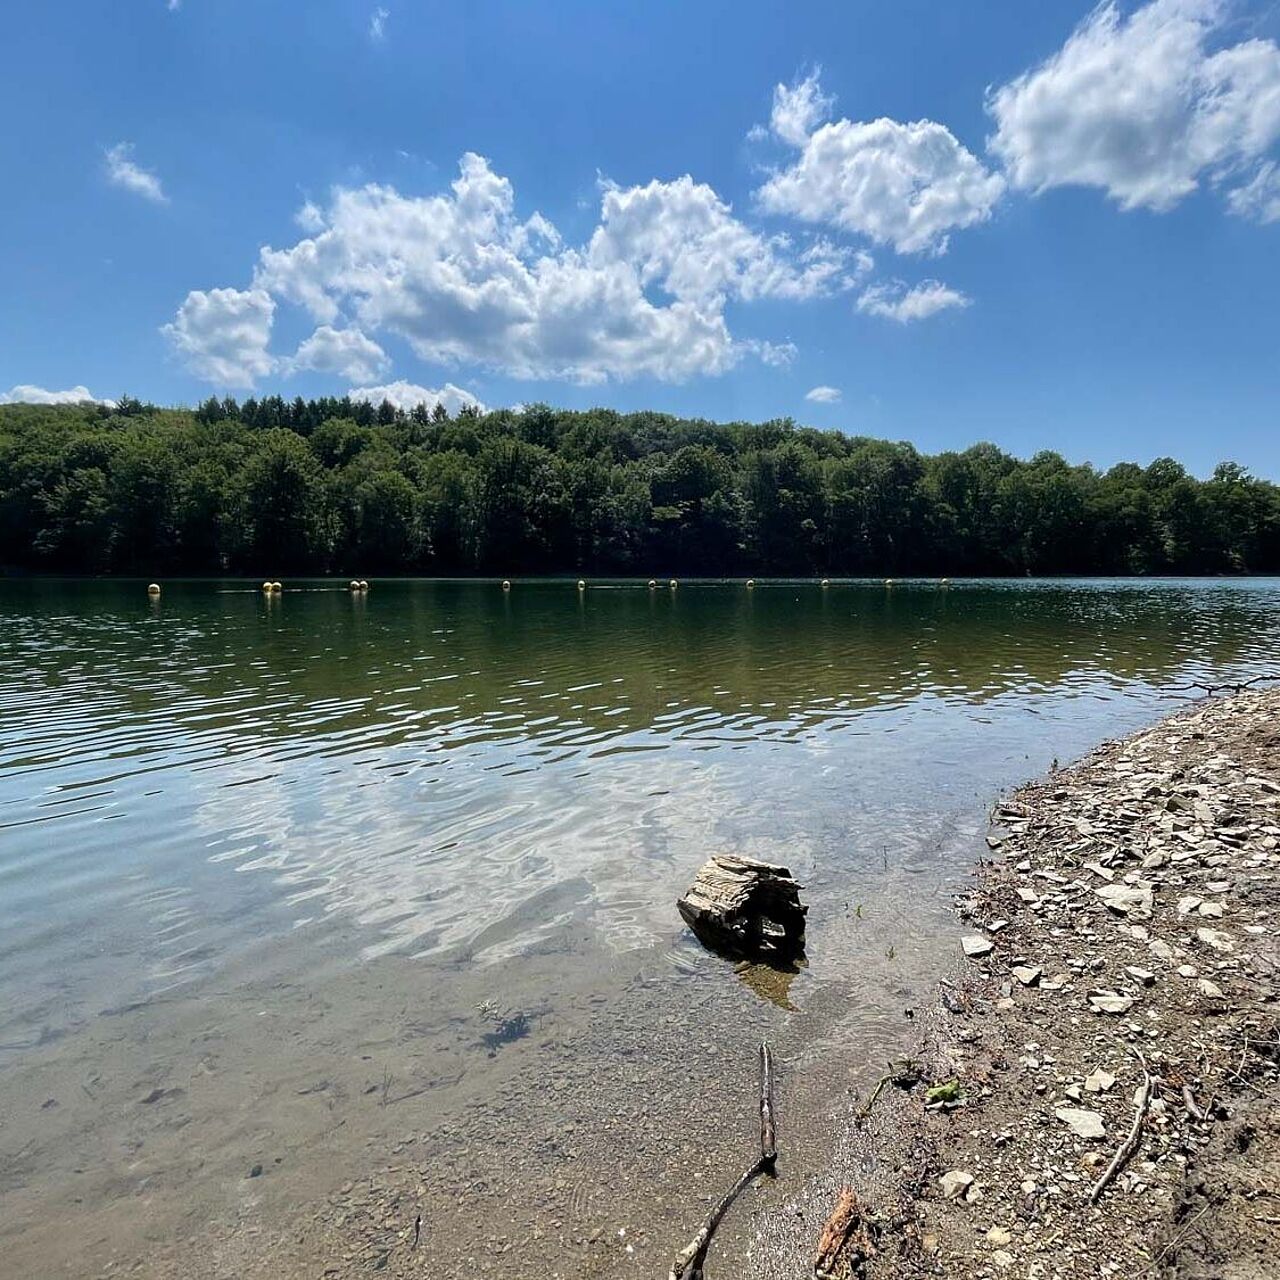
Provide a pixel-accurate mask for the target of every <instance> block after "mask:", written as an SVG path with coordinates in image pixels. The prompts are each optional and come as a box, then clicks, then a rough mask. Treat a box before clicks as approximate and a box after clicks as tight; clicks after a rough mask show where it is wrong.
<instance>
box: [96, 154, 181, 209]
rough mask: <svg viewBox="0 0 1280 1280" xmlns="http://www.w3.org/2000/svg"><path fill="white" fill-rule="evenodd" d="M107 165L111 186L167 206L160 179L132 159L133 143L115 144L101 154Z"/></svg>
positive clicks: (167, 199) (108, 179) (167, 200)
mask: <svg viewBox="0 0 1280 1280" xmlns="http://www.w3.org/2000/svg"><path fill="white" fill-rule="evenodd" d="M103 155H104V157H105V159H106V165H107V181H108V182H110V183H111V185H112V186H115V187H122V188H123V189H124V190H125V191H132V192H133V194H134V195H138V196H142V198H143V199H144V200H150V201H152V202H153V203H155V204H168V203H169V197H168V196H167V195H165V193H164V188H163V187H162V186H161V185H160V179H159V178H157V177H156V175H155V174H154V173H149V172H148V171H147V170H146V169H143V168H142V167H141V166H140V165H139V164H138V163H137V162H136V161H135V160H134V159H133V143H132V142H117V143H116V145H115V146H114V147H107V148H106V150H105V151H104V152H103Z"/></svg>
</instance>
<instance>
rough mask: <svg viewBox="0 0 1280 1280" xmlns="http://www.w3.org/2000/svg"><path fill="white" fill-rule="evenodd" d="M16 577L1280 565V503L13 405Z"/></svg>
mask: <svg viewBox="0 0 1280 1280" xmlns="http://www.w3.org/2000/svg"><path fill="white" fill-rule="evenodd" d="M0 569H3V570H4V571H8V572H15V571H18V572H21V571H35V572H49V573H73V574H99V573H120V574H146V575H160V574H162V573H186V574H222V573H228V574H241V573H243V574H250V575H253V576H262V575H277V576H278V575H281V574H286V573H294V574H297V573H317V574H321V573H339V574H352V573H356V574H363V575H365V576H369V575H373V574H399V573H403V574H438V575H466V574H494V575H512V574H517V573H522V574H535V573H564V572H570V573H596V574H617V575H641V576H645V577H648V576H649V575H655V576H663V575H668V574H676V573H679V574H685V575H724V574H758V575H808V574H831V575H849V576H857V575H876V576H878V575H912V574H938V575H943V574H945V575H952V576H959V575H1010V574H1016V575H1023V574H1183V573H1185V574H1223V573H1275V572H1277V571H1280V488H1277V486H1276V485H1275V484H1272V483H1270V482H1268V481H1265V480H1261V479H1258V478H1256V477H1254V476H1251V475H1250V474H1249V473H1248V471H1247V470H1245V469H1244V468H1243V467H1241V466H1238V465H1236V464H1234V463H1230V462H1223V463H1221V464H1220V465H1219V466H1218V467H1217V468H1216V469H1215V470H1214V472H1213V474H1212V476H1211V477H1209V478H1208V479H1204V480H1201V479H1198V478H1196V477H1194V476H1192V475H1190V474H1188V472H1187V471H1186V469H1185V468H1184V467H1182V466H1181V465H1180V464H1179V463H1177V462H1176V461H1174V460H1173V459H1170V458H1161V459H1158V460H1156V461H1155V462H1152V463H1150V464H1149V465H1147V466H1139V465H1136V464H1134V463H1119V464H1117V465H1115V466H1112V467H1110V468H1108V469H1107V470H1105V471H1104V470H1098V469H1096V468H1094V467H1092V466H1089V465H1072V464H1069V463H1068V462H1066V461H1065V460H1064V459H1063V458H1062V457H1061V456H1059V455H1058V454H1057V453H1052V452H1043V453H1038V454H1036V455H1035V456H1034V457H1033V458H1031V459H1029V460H1024V459H1019V458H1016V457H1012V456H1010V455H1009V454H1007V453H1005V452H1003V451H1001V450H1000V449H998V448H997V447H995V446H994V445H991V444H975V445H973V446H972V447H971V448H968V449H965V450H964V451H962V452H946V453H939V454H934V455H928V454H923V453H920V452H919V451H918V450H916V449H915V448H913V447H912V446H911V445H910V444H906V443H894V442H890V441H887V440H878V439H870V438H866V437H861V436H852V435H845V434H842V433H840V432H836V431H817V430H813V429H809V428H805V427H801V426H797V425H796V424H794V423H793V422H791V421H790V420H779V421H771V422H763V423H759V424H750V423H744V422H734V423H727V424H716V423H712V422H707V421H701V420H696V419H680V418H674V417H670V416H667V415H664V414H659V413H628V414H624V413H617V412H614V411H612V410H609V409H591V410H586V411H569V410H561V409H553V408H550V407H548V406H546V405H540V404H538V405H530V406H527V407H524V408H522V409H519V410H508V409H501V410H497V411H494V412H487V413H479V412H476V411H472V410H463V411H461V412H460V413H458V414H457V415H456V416H452V417H451V416H450V415H449V414H447V413H446V412H444V410H443V409H442V408H439V407H437V408H436V409H435V410H434V411H432V410H429V409H428V408H427V407H425V406H421V407H419V408H417V409H414V410H412V411H409V412H405V411H403V410H401V409H398V408H395V407H393V406H392V405H390V404H388V403H383V404H382V405H380V406H379V405H372V404H368V403H365V402H363V401H359V400H354V401H353V400H350V399H347V398H342V399H333V398H325V399H314V400H303V399H296V400H293V401H286V400H283V399H281V398H279V397H275V396H272V397H266V398H262V399H249V400H245V401H244V402H242V403H237V402H236V401H235V400H232V399H222V400H219V399H210V400H208V401H206V402H205V403H203V404H201V405H200V406H199V407H198V408H196V409H195V410H188V409H164V408H157V407H156V406H154V405H149V404H144V403H142V402H140V401H138V400H135V399H132V398H130V397H125V398H123V399H121V400H120V401H118V402H117V403H116V404H114V405H99V404H90V403H85V404H80V405H58V406H43V405H26V404H12V405H3V406H0Z"/></svg>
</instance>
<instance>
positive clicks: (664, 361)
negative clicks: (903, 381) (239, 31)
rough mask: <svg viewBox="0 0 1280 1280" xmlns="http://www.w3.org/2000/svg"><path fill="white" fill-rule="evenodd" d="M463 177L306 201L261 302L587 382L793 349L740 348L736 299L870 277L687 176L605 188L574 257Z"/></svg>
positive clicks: (831, 249)
mask: <svg viewBox="0 0 1280 1280" xmlns="http://www.w3.org/2000/svg"><path fill="white" fill-rule="evenodd" d="M459 168H460V173H459V176H458V178H457V179H456V180H455V181H454V182H453V184H452V186H451V189H450V191H449V192H448V193H447V194H440V195H434V196H425V197H417V196H405V195H402V194H401V193H400V192H398V191H397V190H395V189H394V188H393V187H389V186H382V185H378V184H369V185H366V186H362V187H358V188H338V189H336V190H335V191H334V192H333V193H332V195H331V198H330V200H329V202H328V204H327V206H326V207H324V208H320V207H318V206H315V205H308V206H307V207H306V208H305V210H304V213H305V225H306V226H308V227H309V228H312V230H313V234H311V235H309V236H307V237H306V238H305V239H303V240H300V241H299V242H298V243H297V244H295V245H293V246H291V247H289V248H285V249H274V248H265V249H263V250H262V252H261V254H260V256H259V261H258V266H257V269H256V272H255V276H254V292H255V293H258V294H261V295H263V296H269V297H272V298H276V299H279V300H282V301H287V302H290V303H294V304H296V305H299V306H301V307H304V308H305V309H306V310H307V311H309V312H310V313H311V315H312V316H313V317H314V318H315V320H316V321H317V322H319V323H321V324H323V325H330V326H334V325H336V324H338V323H339V322H340V321H345V322H346V323H347V324H349V325H356V326H358V327H359V329H360V330H361V331H362V332H363V333H365V334H378V333H381V332H388V333H393V334H396V335H398V336H400V337H402V338H404V339H405V340H406V341H407V342H408V343H409V344H410V346H411V347H412V348H413V350H414V352H415V353H416V354H417V355H418V356H420V357H421V358H422V359H424V360H428V361H431V362H433V363H445V364H456V363H469V364H481V365H486V366H489V367H491V368H494V369H498V370H501V371H502V372H504V373H506V374H509V375H511V376H513V377H518V378H567V379H570V380H573V381H577V382H582V383H593V382H602V381H605V380H607V379H626V378H634V377H640V376H649V377H655V378H660V379H663V380H666V381H681V380H684V379H687V378H689V377H692V376H694V375H699V374H717V373H723V372H724V371H725V370H727V369H729V368H731V367H732V366H733V365H735V364H736V363H737V362H738V361H739V360H740V359H742V358H743V356H744V355H750V354H754V355H757V356H759V357H760V358H762V359H765V360H768V361H777V360H780V359H786V358H787V356H788V354H789V353H790V351H791V350H792V349H791V348H790V347H789V345H788V344H770V343H758V342H757V343H746V342H740V341H737V340H736V339H735V338H734V337H733V336H732V335H731V333H730V331H729V327H728V323H727V319H726V315H725V310H726V307H727V305H728V304H729V303H730V302H750V301H754V300H757V299H761V298H780V299H791V300H803V299H807V298H813V297H818V296H822V295H825V294H830V293H834V292H837V291H839V290H842V289H846V288H848V287H850V285H851V284H852V282H853V280H854V279H855V278H856V277H857V276H858V275H859V274H860V273H861V272H862V271H864V270H865V269H866V263H865V261H863V260H862V259H861V258H860V257H859V256H858V255H855V254H852V253H851V252H850V251H848V250H846V249H844V248H841V247H840V246H837V245H834V244H832V243H830V242H828V241H825V240H821V239H818V240H814V241H813V242H811V243H808V244H807V245H806V247H804V248H803V249H799V248H798V247H797V246H796V245H795V244H794V243H793V242H792V241H791V240H790V239H789V238H788V237H786V236H772V237H766V236H763V235H760V234H759V233H757V232H755V231H753V230H751V229H750V228H749V227H747V226H746V225H745V224H743V223H742V222H741V221H739V220H738V219H737V218H736V217H734V215H733V212H732V210H731V208H730V207H729V206H728V205H727V204H726V203H725V202H724V201H723V200H721V199H720V197H719V196H718V195H717V194H716V193H715V191H713V190H712V189H711V188H710V187H709V186H707V185H705V184H704V183H697V182H694V181H693V179H692V178H690V177H687V176H686V177H682V178H678V179H676V180H674V181H671V182H660V181H656V180H655V181H653V182H650V183H648V184H645V185H643V186H633V187H628V188H622V187H619V186H616V185H613V184H610V183H605V184H603V187H602V192H601V211H600V219H599V223H598V225H597V226H596V228H595V230H594V231H593V233H592V235H591V236H590V238H589V239H588V240H587V241H586V243H584V244H582V245H578V246H567V245H565V244H564V243H563V242H562V240H561V237H560V235H559V233H558V231H557V230H556V228H555V227H554V226H553V225H552V224H551V223H550V222H549V221H548V220H547V219H546V218H544V217H542V216H541V215H540V214H537V213H534V214H533V215H532V216H530V217H528V218H525V219H521V218H520V217H518V216H517V214H516V212H515V192H514V190H513V188H512V186H511V183H510V182H509V181H508V180H507V179H506V178H504V177H502V176H501V175H499V174H497V173H495V172H494V171H493V169H492V168H491V167H490V165H489V162H488V161H487V160H486V159H485V158H484V157H482V156H479V155H475V154H472V153H468V154H467V155H465V156H464V157H463V158H462V161H461V164H460V166H459Z"/></svg>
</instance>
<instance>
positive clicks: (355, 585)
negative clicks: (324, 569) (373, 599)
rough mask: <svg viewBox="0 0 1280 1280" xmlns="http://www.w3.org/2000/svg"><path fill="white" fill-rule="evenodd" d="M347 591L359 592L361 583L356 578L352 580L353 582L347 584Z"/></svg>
mask: <svg viewBox="0 0 1280 1280" xmlns="http://www.w3.org/2000/svg"><path fill="white" fill-rule="evenodd" d="M347 590H348V591H359V590H360V583H359V582H358V581H357V580H356V579H355V578H352V579H351V581H350V582H348V583H347Z"/></svg>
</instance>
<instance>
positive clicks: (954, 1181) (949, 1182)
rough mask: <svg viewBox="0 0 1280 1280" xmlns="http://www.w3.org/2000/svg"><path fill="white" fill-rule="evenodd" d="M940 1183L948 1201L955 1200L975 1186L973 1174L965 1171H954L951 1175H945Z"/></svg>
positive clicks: (940, 1179) (939, 1180)
mask: <svg viewBox="0 0 1280 1280" xmlns="http://www.w3.org/2000/svg"><path fill="white" fill-rule="evenodd" d="M938 1183H939V1185H940V1186H941V1187H942V1194H943V1195H944V1196H945V1197H946V1198H947V1199H948V1200H953V1199H955V1197H956V1196H958V1195H959V1194H960V1193H961V1192H962V1191H968V1189H969V1188H970V1187H971V1186H972V1185H973V1174H971V1173H966V1172H965V1171H964V1170H963V1169H952V1170H951V1171H950V1172H949V1173H944V1174H943V1175H942V1176H941V1177H940V1178H939V1179H938Z"/></svg>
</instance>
